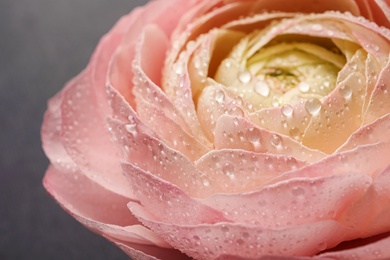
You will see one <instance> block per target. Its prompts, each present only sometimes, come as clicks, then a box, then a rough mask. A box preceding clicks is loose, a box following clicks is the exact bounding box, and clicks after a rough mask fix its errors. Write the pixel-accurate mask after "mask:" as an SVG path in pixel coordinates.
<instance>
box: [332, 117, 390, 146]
mask: <svg viewBox="0 0 390 260" xmlns="http://www.w3.org/2000/svg"><path fill="white" fill-rule="evenodd" d="M389 130H390V114H387V115H385V116H383V117H380V118H378V119H377V120H375V121H374V122H372V123H371V124H367V125H365V126H363V127H361V128H359V130H357V131H356V132H354V133H353V134H352V135H351V136H350V137H349V138H348V140H347V141H346V142H345V143H344V144H343V145H342V146H341V147H340V148H339V149H337V151H338V152H343V151H347V150H352V149H354V148H356V147H358V146H362V145H366V144H375V143H388V142H390V136H389V134H388V132H389Z"/></svg>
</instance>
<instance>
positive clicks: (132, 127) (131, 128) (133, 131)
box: [125, 124, 137, 136]
mask: <svg viewBox="0 0 390 260" xmlns="http://www.w3.org/2000/svg"><path fill="white" fill-rule="evenodd" d="M125 129H126V131H127V132H129V133H130V134H132V135H133V136H135V135H137V125H136V124H126V125H125Z"/></svg>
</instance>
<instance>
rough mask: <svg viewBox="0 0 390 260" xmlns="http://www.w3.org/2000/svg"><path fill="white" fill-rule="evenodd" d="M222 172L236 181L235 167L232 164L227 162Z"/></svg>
mask: <svg viewBox="0 0 390 260" xmlns="http://www.w3.org/2000/svg"><path fill="white" fill-rule="evenodd" d="M222 172H223V173H224V174H225V175H226V176H228V177H229V178H230V179H234V178H235V175H234V165H233V164H231V163H230V162H226V163H225V164H224V165H223V166H222Z"/></svg>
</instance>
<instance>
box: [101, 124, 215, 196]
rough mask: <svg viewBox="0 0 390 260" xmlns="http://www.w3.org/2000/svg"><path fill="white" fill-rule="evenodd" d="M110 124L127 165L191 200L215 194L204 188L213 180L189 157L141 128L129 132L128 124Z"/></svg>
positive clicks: (139, 125)
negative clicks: (177, 188)
mask: <svg viewBox="0 0 390 260" xmlns="http://www.w3.org/2000/svg"><path fill="white" fill-rule="evenodd" d="M108 121H109V124H110V126H111V128H112V131H113V133H114V135H115V137H116V142H117V144H118V146H119V147H121V149H122V151H123V153H124V157H123V159H122V160H123V161H124V162H126V163H130V164H132V165H133V166H135V167H136V168H140V169H142V170H143V171H145V172H149V173H151V174H153V175H155V176H157V177H159V178H162V179H163V180H165V181H168V182H171V183H172V184H174V185H177V186H178V187H180V188H181V189H182V190H184V191H185V192H186V193H188V194H189V195H191V196H194V197H204V196H208V195H209V194H210V193H212V192H213V191H212V189H210V188H209V187H208V185H204V184H205V183H206V182H209V181H210V180H209V178H208V177H207V176H206V175H205V174H203V173H202V172H200V171H199V170H198V169H196V168H195V167H194V165H193V163H192V162H191V161H190V160H189V159H188V158H187V157H186V156H184V155H183V154H182V153H180V152H179V151H177V150H174V149H172V148H170V147H169V146H167V145H166V144H165V143H163V142H162V141H160V140H159V139H157V138H155V137H153V136H150V135H148V134H147V133H145V132H144V131H143V130H142V128H141V127H142V125H141V124H135V125H136V126H135V127H133V124H131V127H130V128H129V125H128V124H127V123H125V122H120V121H118V120H115V119H108ZM129 130H130V131H129ZM145 189H146V188H145Z"/></svg>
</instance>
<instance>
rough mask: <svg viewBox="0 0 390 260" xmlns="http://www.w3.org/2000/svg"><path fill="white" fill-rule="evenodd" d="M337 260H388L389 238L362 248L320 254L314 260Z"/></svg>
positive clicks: (389, 251) (389, 254)
mask: <svg viewBox="0 0 390 260" xmlns="http://www.w3.org/2000/svg"><path fill="white" fill-rule="evenodd" d="M323 258H327V259H338V260H349V259H356V260H366V259H389V258H390V236H387V237H385V238H383V239H381V240H379V241H376V242H372V243H369V244H367V245H364V246H360V247H355V248H351V249H347V250H342V251H336V252H330V253H324V254H320V255H319V257H315V258H314V259H323Z"/></svg>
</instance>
